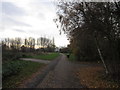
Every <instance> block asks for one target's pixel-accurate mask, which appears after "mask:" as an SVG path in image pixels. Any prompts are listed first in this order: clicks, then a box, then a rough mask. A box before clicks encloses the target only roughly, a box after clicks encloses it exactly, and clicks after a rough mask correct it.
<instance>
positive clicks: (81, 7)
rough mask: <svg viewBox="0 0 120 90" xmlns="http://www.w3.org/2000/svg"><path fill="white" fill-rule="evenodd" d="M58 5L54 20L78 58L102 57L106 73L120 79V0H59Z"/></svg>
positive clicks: (92, 58)
mask: <svg viewBox="0 0 120 90" xmlns="http://www.w3.org/2000/svg"><path fill="white" fill-rule="evenodd" d="M57 6H58V11H57V15H58V18H57V19H54V21H55V22H56V23H58V22H59V23H60V25H59V24H58V25H59V26H60V28H61V29H60V32H61V31H64V32H65V33H66V34H67V36H68V38H69V39H70V49H71V50H72V52H73V53H74V55H75V56H76V57H77V60H86V61H93V60H94V61H96V60H100V59H101V61H102V63H103V65H104V67H105V70H106V73H107V74H110V75H111V76H112V77H114V79H116V80H120V77H119V76H120V2H79V1H73V2H72V1H71V2H68V1H65V0H60V2H59V3H58V5H57ZM57 27H58V26H57Z"/></svg>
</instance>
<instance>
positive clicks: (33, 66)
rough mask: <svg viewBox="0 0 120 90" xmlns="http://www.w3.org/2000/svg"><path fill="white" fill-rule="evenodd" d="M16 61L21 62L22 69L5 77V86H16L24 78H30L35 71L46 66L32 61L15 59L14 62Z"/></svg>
mask: <svg viewBox="0 0 120 90" xmlns="http://www.w3.org/2000/svg"><path fill="white" fill-rule="evenodd" d="M12 62H13V61H12ZM15 63H19V64H20V65H21V69H20V71H19V72H17V73H16V74H13V75H10V76H8V77H6V78H4V79H3V82H2V83H3V88H16V87H17V86H18V85H19V84H20V83H21V82H22V81H23V80H25V79H27V78H29V77H30V76H31V75H32V74H33V73H35V72H37V71H38V70H39V69H40V68H41V67H42V66H44V64H41V63H36V62H31V61H19V60H15V61H14V64H15ZM14 68H15V67H14Z"/></svg>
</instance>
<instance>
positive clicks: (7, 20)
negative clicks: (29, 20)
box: [2, 15, 32, 27]
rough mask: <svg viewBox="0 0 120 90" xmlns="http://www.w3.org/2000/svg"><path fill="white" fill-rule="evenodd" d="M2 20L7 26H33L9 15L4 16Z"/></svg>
mask: <svg viewBox="0 0 120 90" xmlns="http://www.w3.org/2000/svg"><path fill="white" fill-rule="evenodd" d="M2 21H3V25H5V26H7V25H16V26H27V27H32V26H31V25H29V24H26V23H24V22H21V21H17V20H15V19H13V18H12V17H7V16H4V15H3V16H2Z"/></svg>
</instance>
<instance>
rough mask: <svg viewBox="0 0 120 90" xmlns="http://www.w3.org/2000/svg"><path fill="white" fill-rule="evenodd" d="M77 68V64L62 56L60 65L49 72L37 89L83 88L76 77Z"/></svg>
mask: <svg viewBox="0 0 120 90" xmlns="http://www.w3.org/2000/svg"><path fill="white" fill-rule="evenodd" d="M75 68H76V65H75V63H72V62H69V61H68V60H67V57H66V56H65V55H63V54H62V55H61V59H60V60H59V62H58V64H57V65H56V66H55V68H54V69H52V70H50V71H49V73H48V74H47V75H46V76H45V78H44V79H43V81H42V82H41V83H39V84H38V86H37V88H83V86H82V85H81V84H80V83H79V81H78V79H77V78H76V76H75V75H74V72H75Z"/></svg>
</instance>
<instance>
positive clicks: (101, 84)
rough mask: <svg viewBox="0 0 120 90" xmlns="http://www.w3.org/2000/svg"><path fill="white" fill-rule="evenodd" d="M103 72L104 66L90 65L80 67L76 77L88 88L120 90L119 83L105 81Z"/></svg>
mask: <svg viewBox="0 0 120 90" xmlns="http://www.w3.org/2000/svg"><path fill="white" fill-rule="evenodd" d="M84 64H85V63H84ZM103 72H104V68H103V67H102V66H97V65H96V66H92V65H88V66H86V67H80V68H79V69H78V71H77V73H76V75H77V77H78V78H79V80H80V83H81V84H82V85H85V86H87V87H88V88H120V85H118V84H117V83H115V82H111V81H107V80H106V79H103V78H102V76H103Z"/></svg>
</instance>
